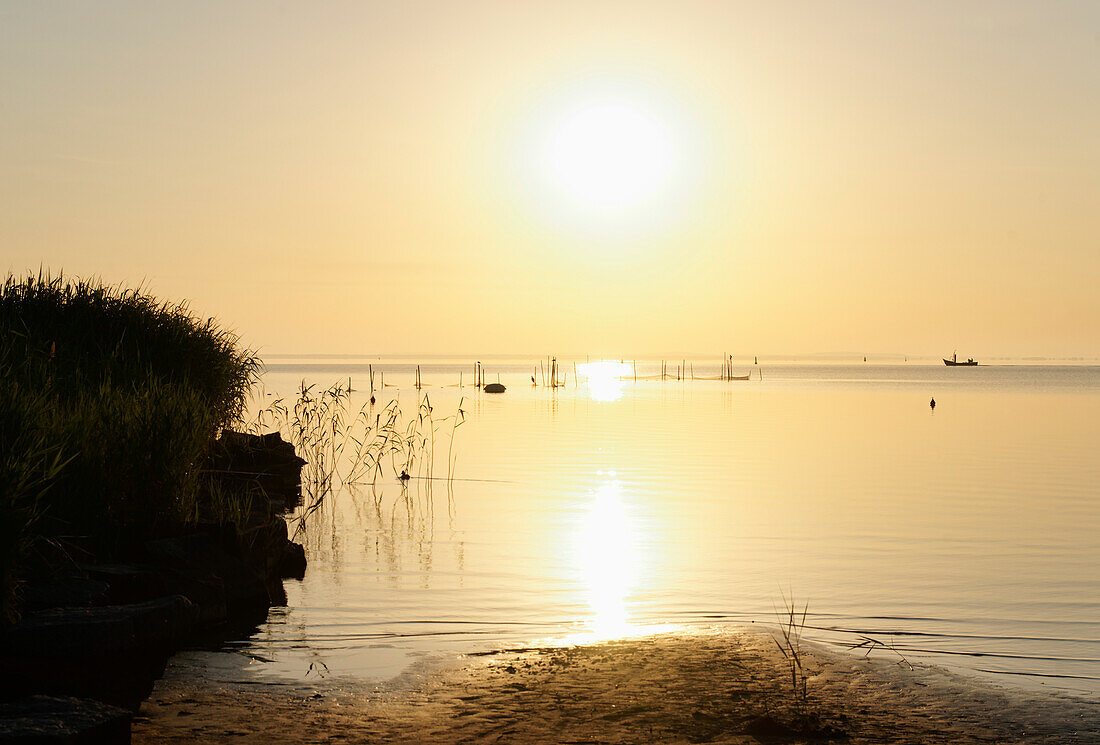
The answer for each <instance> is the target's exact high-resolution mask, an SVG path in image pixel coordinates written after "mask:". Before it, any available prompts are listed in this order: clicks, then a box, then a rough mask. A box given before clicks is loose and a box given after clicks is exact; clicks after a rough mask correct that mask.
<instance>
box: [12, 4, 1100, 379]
mask: <svg viewBox="0 0 1100 745" xmlns="http://www.w3.org/2000/svg"><path fill="white" fill-rule="evenodd" d="M1098 59H1100V6H1097V5H1096V4H1094V3H1087V2H1069V3H1063V4H1059V5H1058V6H1057V7H1052V6H1050V5H1048V4H1043V3H1038V2H974V3H967V4H965V5H962V6H960V5H957V4H950V3H916V2H904V3H890V4H882V3H874V2H857V3H852V4H847V5H844V6H842V7H826V6H820V5H817V4H812V3H803V2H781V3H770V4H766V5H761V4H738V3H728V2H718V1H717V0H713V1H709V0H708V1H702V0H700V1H697V2H691V3H663V2H631V3H626V2H608V3H600V4H598V5H595V6H593V5H591V4H589V3H579V2H568V1H567V2H561V3H555V4H553V5H552V6H546V5H536V4H525V3H507V2H489V1H486V0H478V1H477V2H470V3H461V4H457V3H456V4H452V3H441V2H412V3H402V4H399V5H395V4H389V3H380V2H342V1H331V2H322V3H318V4H311V5H309V6H308V7H307V6H294V5H288V6H272V5H270V4H268V3H261V2H258V1H256V0H248V1H242V2H236V3H232V4H222V3H211V2H198V3H186V4H185V3H162V4H155V5H151V4H147V3H139V2H134V1H119V2H109V3H101V4H79V3H78V4H73V3H62V2H41V3H33V4H25V3H15V2H3V1H2V0H0V89H2V90H4V91H5V106H4V107H3V108H0V236H2V243H0V245H2V246H3V254H2V258H3V259H4V262H3V264H4V268H5V269H7V270H8V271H13V272H16V273H23V272H25V271H28V270H30V271H36V270H38V268H39V267H46V268H48V269H50V270H53V271H60V270H64V271H66V272H67V273H70V274H76V275H98V276H101V277H102V278H103V279H104V280H106V281H108V282H112V283H114V282H127V283H139V282H144V283H145V284H146V285H147V286H148V287H149V288H150V289H151V290H152V291H154V292H156V293H158V294H160V295H163V296H164V297H166V298H172V299H184V298H187V299H191V300H192V302H193V307H194V308H195V310H196V311H197V312H198V313H200V314H202V315H212V316H216V317H218V318H220V319H222V320H223V321H224V322H226V323H227V324H229V325H230V326H233V327H234V328H236V329H238V330H239V331H240V332H241V333H242V335H243V338H244V340H245V342H246V343H248V344H249V345H251V346H253V347H256V348H259V349H260V350H262V351H264V350H266V351H269V352H305V353H309V352H316V353H323V352H351V353H358V352H365V353H416V352H421V353H426V352H448V353H450V352H455V353H458V352H466V351H470V352H473V351H481V352H484V353H492V352H499V353H507V352H528V351H532V352H538V351H540V350H545V351H546V352H554V351H557V352H560V353H565V352H575V351H590V352H592V353H593V354H597V355H607V356H609V357H611V356H614V357H618V356H619V355H623V356H626V355H630V354H636V353H641V352H649V351H658V350H667V351H668V353H669V354H670V355H671V354H675V353H676V352H678V351H684V352H688V351H706V350H713V353H714V354H716V355H719V354H722V353H725V352H729V353H738V354H750V355H751V354H753V353H756V352H757V351H758V350H763V351H765V352H774V353H781V352H789V353H797V352H822V353H828V352H849V351H850V352H858V351H866V353H868V354H873V353H876V352H879V353H886V352H891V353H907V354H910V355H928V356H936V355H950V353H951V352H952V351H953V350H955V349H958V350H959V353H960V355H964V356H975V357H978V358H983V357H991V356H1012V355H1016V356H1051V357H1057V356H1071V357H1092V358H1095V357H1100V293H1097V292H1096V289H1095V288H1096V287H1097V286H1098V285H1100V251H1098V250H1097V247H1098V246H1100V221H1097V219H1096V217H1095V215H1096V214H1097V211H1098V203H1100V138H1097V137H1096V132H1097V131H1100V98H1098V97H1097V95H1096V91H1097V90H1100V64H1098V62H1097V60H1098Z"/></svg>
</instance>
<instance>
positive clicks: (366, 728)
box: [133, 628, 1100, 745]
mask: <svg viewBox="0 0 1100 745" xmlns="http://www.w3.org/2000/svg"><path fill="white" fill-rule="evenodd" d="M802 654H803V660H804V665H805V669H806V672H807V674H808V676H809V677H808V680H807V683H806V696H805V698H804V699H803V698H802V697H801V696H800V695H799V694H797V693H796V692H795V690H794V689H793V688H792V685H791V678H790V670H789V667H787V666H786V663H785V660H784V657H783V655H782V654H781V653H780V651H779V649H778V647H777V645H776V643H775V641H774V640H773V637H772V636H771V634H770V633H768V632H767V631H763V630H760V629H757V628H743V629H734V630H730V629H724V630H712V631H702V632H698V633H674V634H664V635H658V636H652V637H645V638H639V639H628V640H620V641H610V642H602V643H596V644H591V645H582V646H568V647H541V648H532V649H525V650H519V651H503V652H497V653H492V654H486V655H478V656H469V657H463V658H460V659H458V660H451V661H441V660H433V661H430V662H425V663H421V664H417V665H415V666H414V667H413V669H411V670H410V671H408V672H407V673H405V674H404V675H402V676H400V677H399V678H397V679H394V680H392V681H389V682H387V683H385V684H373V683H366V682H356V681H351V680H338V681H334V680H326V681H322V682H320V683H319V684H317V685H315V686H312V687H310V686H301V685H289V686H283V685H274V686H273V685H271V684H270V683H266V684H264V683H235V684H228V685H213V684H209V683H205V682H203V680H202V664H201V659H202V658H201V656H191V657H188V656H186V655H184V656H182V657H180V658H178V659H177V660H174V661H173V662H172V663H171V664H170V667H169V670H168V672H167V673H166V675H165V677H164V679H163V680H161V681H160V682H158V684H157V686H156V688H155V690H154V691H153V694H152V696H151V697H150V698H149V700H148V701H147V702H146V703H145V704H144V705H143V706H142V709H141V712H140V715H139V717H138V718H137V720H136V721H135V725H134V733H133V737H134V742H135V743H139V744H149V745H152V744H155V743H182V742H237V743H263V744H264V745H272V744H273V743H345V742H346V743H359V742H392V743H416V742H426V743H467V742H470V743H496V742H517V743H520V742H522V743H652V742H661V743H688V742H711V743H757V742H763V743H799V742H849V743H883V742H889V743H913V744H914V745H916V744H918V743H945V744H946V743H1051V744H1053V743H1066V744H1069V743H1100V705H1097V703H1096V702H1095V701H1090V700H1085V699H1077V698H1074V697H1072V696H1068V695H1060V694H1055V693H1050V694H1044V693H1041V692H1040V693H1030V692H1025V691H1020V690H1014V689H1007V688H1000V687H995V686H993V685H991V684H987V683H985V682H980V681H974V680H971V679H968V678H963V677H960V676H957V675H954V674H951V673H949V672H946V671H944V670H940V669H936V668H928V667H921V666H916V667H915V668H912V669H911V668H910V667H909V666H908V665H907V664H905V663H902V662H901V661H900V660H899V659H898V658H897V657H896V656H893V657H891V655H890V654H889V653H885V652H884V653H882V654H879V655H876V656H875V657H873V658H871V659H865V658H861V657H858V656H855V655H848V654H834V653H831V652H828V651H826V650H824V649H821V648H818V647H811V646H806V647H805V648H804V649H803V651H802Z"/></svg>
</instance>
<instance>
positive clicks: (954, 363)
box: [943, 352, 978, 367]
mask: <svg viewBox="0 0 1100 745" xmlns="http://www.w3.org/2000/svg"><path fill="white" fill-rule="evenodd" d="M943 364H945V365H947V366H948V367H975V366H976V365H977V364H978V361H977V360H976V359H974V358H973V357H970V358H969V359H967V361H966V362H959V353H958V352H956V353H955V354H953V355H951V359H949V360H948V359H945V360H944V361H943Z"/></svg>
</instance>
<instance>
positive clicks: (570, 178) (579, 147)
mask: <svg viewBox="0 0 1100 745" xmlns="http://www.w3.org/2000/svg"><path fill="white" fill-rule="evenodd" d="M542 150H543V151H542V156H543V162H542V167H541V170H542V172H543V175H544V177H545V178H546V179H547V181H548V182H549V185H550V186H551V187H552V189H553V191H555V192H557V194H558V196H559V197H562V198H564V199H565V200H566V201H568V202H571V203H573V204H574V205H575V206H578V207H582V208H586V209H589V210H594V211H599V212H617V211H622V210H624V209H627V208H635V207H640V206H643V205H646V204H648V203H650V202H653V201H654V200H655V198H656V197H658V196H659V195H660V193H661V192H662V191H663V190H664V189H666V188H667V186H668V184H669V181H670V180H671V175H672V171H673V170H674V166H675V160H676V158H675V152H674V147H673V139H672V137H671V136H670V133H669V131H668V128H667V126H666V125H665V124H664V123H663V122H662V121H661V120H660V119H659V118H658V117H657V116H656V115H655V114H654V113H653V112H650V111H647V110H645V109H644V108H641V107H639V106H636V105H632V104H630V103H624V102H615V101H603V102H595V103H588V104H586V105H582V106H579V107H577V108H574V109H572V110H570V111H568V112H567V113H565V114H564V115H563V116H562V117H561V118H560V119H558V120H557V121H555V122H554V123H553V124H552V125H551V126H550V127H549V130H548V134H547V137H546V142H545V146H544V148H543V149H542Z"/></svg>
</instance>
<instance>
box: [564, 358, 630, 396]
mask: <svg viewBox="0 0 1100 745" xmlns="http://www.w3.org/2000/svg"><path fill="white" fill-rule="evenodd" d="M577 372H578V373H579V374H580V375H582V376H583V377H584V379H585V382H586V383H587V385H588V395H589V396H590V397H591V398H592V400H594V401H618V400H619V399H620V398H622V396H623V380H624V379H625V378H627V377H630V376H632V375H633V368H632V367H631V366H630V365H628V364H627V363H625V362H616V361H614V360H599V361H597V362H585V363H582V364H580V365H577Z"/></svg>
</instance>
